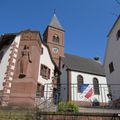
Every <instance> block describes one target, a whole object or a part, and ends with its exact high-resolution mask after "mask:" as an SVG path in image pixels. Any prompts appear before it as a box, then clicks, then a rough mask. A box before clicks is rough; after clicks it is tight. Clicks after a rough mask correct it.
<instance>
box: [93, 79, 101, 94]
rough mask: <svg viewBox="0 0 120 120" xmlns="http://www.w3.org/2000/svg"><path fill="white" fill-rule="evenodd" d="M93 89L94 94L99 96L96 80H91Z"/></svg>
mask: <svg viewBox="0 0 120 120" xmlns="http://www.w3.org/2000/svg"><path fill="white" fill-rule="evenodd" d="M93 88H94V94H95V95H99V94H100V90H99V82H98V79H97V78H93Z"/></svg>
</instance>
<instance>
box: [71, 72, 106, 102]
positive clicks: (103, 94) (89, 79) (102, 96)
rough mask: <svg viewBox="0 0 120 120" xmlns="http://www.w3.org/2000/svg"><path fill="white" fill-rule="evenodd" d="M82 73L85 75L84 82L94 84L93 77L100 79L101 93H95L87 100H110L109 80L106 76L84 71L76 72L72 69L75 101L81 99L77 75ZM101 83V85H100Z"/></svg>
mask: <svg viewBox="0 0 120 120" xmlns="http://www.w3.org/2000/svg"><path fill="white" fill-rule="evenodd" d="M78 75H81V76H82V77H83V80H84V84H91V85H92V84H93V78H97V79H98V81H99V90H100V95H94V94H93V96H92V97H91V98H89V99H85V101H88V102H92V101H93V100H95V98H96V99H97V100H98V101H99V102H105V103H107V102H108V97H107V94H108V87H107V81H106V78H105V77H104V76H98V75H94V74H87V73H82V72H75V71H71V84H72V86H71V88H72V89H71V91H72V100H75V101H80V100H81V99H80V94H81V93H78V91H77V76H78ZM100 84H101V85H100Z"/></svg>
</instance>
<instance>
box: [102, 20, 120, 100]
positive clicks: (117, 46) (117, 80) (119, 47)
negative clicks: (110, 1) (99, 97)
mask: <svg viewBox="0 0 120 120" xmlns="http://www.w3.org/2000/svg"><path fill="white" fill-rule="evenodd" d="M118 30H120V18H119V20H118V21H117V23H116V24H115V26H114V28H113V30H112V31H111V33H110V35H109V36H108V42H107V48H106V54H105V60H104V68H105V73H106V77H107V81H108V84H110V85H111V91H112V97H113V100H115V99H118V98H120V38H119V40H117V37H116V35H117V32H118ZM111 62H113V66H114V71H113V72H112V73H110V71H109V64H110V63H111Z"/></svg>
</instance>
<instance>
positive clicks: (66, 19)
mask: <svg viewBox="0 0 120 120" xmlns="http://www.w3.org/2000/svg"><path fill="white" fill-rule="evenodd" d="M54 9H56V15H57V17H58V19H59V21H60V23H61V24H62V26H63V27H64V29H65V52H67V53H71V54H76V55H79V56H82V57H87V58H93V57H94V56H99V57H100V60H101V61H103V59H104V54H105V47H106V43H107V34H108V32H109V30H110V29H111V27H112V25H113V23H114V21H115V20H116V19H117V15H119V13H120V6H119V5H118V4H116V2H115V0H0V34H4V33H11V32H19V31H21V30H24V29H33V30H39V31H40V33H41V36H42V34H43V32H44V30H45V28H46V27H47V25H48V24H49V22H50V20H51V18H52V16H53V11H54Z"/></svg>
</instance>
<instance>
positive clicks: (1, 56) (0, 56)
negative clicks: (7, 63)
mask: <svg viewBox="0 0 120 120" xmlns="http://www.w3.org/2000/svg"><path fill="white" fill-rule="evenodd" d="M3 54H4V52H3V51H2V52H0V63H1V61H2V58H3Z"/></svg>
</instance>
